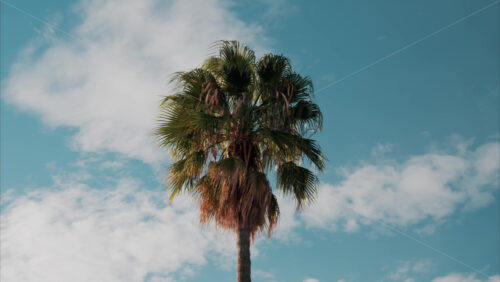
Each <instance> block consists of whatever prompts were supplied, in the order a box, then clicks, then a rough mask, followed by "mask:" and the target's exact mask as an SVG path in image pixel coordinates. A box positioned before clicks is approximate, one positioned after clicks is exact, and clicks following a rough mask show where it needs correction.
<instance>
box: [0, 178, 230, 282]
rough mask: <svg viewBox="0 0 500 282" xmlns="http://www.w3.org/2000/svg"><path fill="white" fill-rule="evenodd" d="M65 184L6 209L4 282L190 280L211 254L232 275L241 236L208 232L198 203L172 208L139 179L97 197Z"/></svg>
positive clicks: (15, 200)
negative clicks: (202, 221) (237, 245)
mask: <svg viewBox="0 0 500 282" xmlns="http://www.w3.org/2000/svg"><path fill="white" fill-rule="evenodd" d="M62 178H64V179H62V180H61V181H58V182H56V184H55V185H54V187H51V188H52V189H44V188H40V190H38V191H33V192H31V193H29V194H27V195H24V196H21V197H11V202H10V204H8V205H7V207H5V208H4V209H3V211H2V218H1V220H2V222H1V225H2V230H1V232H2V233H1V238H2V240H1V249H2V252H1V267H2V271H1V278H0V279H1V280H2V281H20V282H22V281H42V282H43V281H82V282H83V281H110V282H113V281H143V280H144V279H145V277H146V276H148V277H151V278H154V277H156V278H157V279H160V278H162V280H161V281H165V279H166V278H165V277H167V278H168V277H170V278H173V277H175V276H174V275H177V276H182V275H184V276H185V275H188V276H189V273H193V271H192V268H193V267H195V268H196V267H197V266H201V265H204V264H206V262H207V260H208V259H209V258H210V257H211V254H216V255H215V256H214V257H217V259H214V262H215V263H216V264H217V263H222V264H226V265H225V266H224V265H221V266H223V267H229V268H231V267H232V265H233V255H234V251H235V241H234V238H233V237H234V236H232V235H231V234H229V233H219V232H216V231H215V230H214V229H213V228H211V227H208V228H204V229H202V228H201V227H200V226H199V218H198V212H197V208H196V205H195V204H194V203H193V202H192V201H191V200H189V199H179V201H176V203H175V204H174V205H172V206H167V205H166V204H165V202H164V200H163V199H164V198H166V195H164V194H163V193H158V192H157V191H148V190H144V189H142V188H141V184H140V183H139V182H137V180H134V179H119V180H117V181H116V183H115V185H113V186H112V187H98V189H97V188H96V187H89V186H88V185H87V184H85V182H83V181H81V179H79V178H75V177H73V176H70V177H67V176H62ZM54 189H55V190H54ZM228 265H229V266H228ZM170 278H169V279H170ZM153 280H154V279H153ZM153 280H151V281H153ZM167 280H168V279H167Z"/></svg>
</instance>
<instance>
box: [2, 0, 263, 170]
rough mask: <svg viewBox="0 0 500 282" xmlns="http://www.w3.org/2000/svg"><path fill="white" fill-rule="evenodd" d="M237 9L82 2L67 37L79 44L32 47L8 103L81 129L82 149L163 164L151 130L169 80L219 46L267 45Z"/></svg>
mask: <svg viewBox="0 0 500 282" xmlns="http://www.w3.org/2000/svg"><path fill="white" fill-rule="evenodd" d="M230 5H231V4H230V3H229V2H227V1H223V0H221V1H218V0H209V1H201V0H199V1H181V0H172V1H168V2H162V1H157V0H145V1H133V0H125V1H122V0H120V1H119V0H90V1H82V3H80V5H79V6H78V7H77V8H76V9H75V11H77V13H78V15H79V16H81V18H82V21H81V23H80V24H78V25H77V26H75V27H74V28H73V29H72V30H69V32H71V34H73V35H74V36H75V37H77V38H78V39H79V40H74V39H73V38H70V39H68V38H66V37H65V38H58V39H55V38H50V39H49V40H44V39H43V37H42V36H40V38H38V39H37V40H34V41H33V43H32V44H31V45H30V46H28V47H27V48H26V49H25V50H24V51H23V52H22V53H21V56H20V58H19V59H18V60H17V62H16V63H15V64H14V65H13V67H12V69H11V71H10V73H9V76H8V78H7V79H6V80H5V81H4V82H3V83H2V84H3V86H4V87H3V89H2V92H3V93H4V98H5V99H6V100H7V101H9V102H11V103H13V104H15V105H16V106H18V107H19V108H20V109H23V110H25V111H27V112H31V113H35V114H37V115H39V116H40V117H41V118H42V120H43V121H44V122H45V123H46V124H47V125H49V126H51V127H59V126H63V127H70V128H76V129H77V131H76V133H75V134H74V135H73V137H72V143H71V144H72V146H73V147H74V148H75V149H77V150H81V151H84V152H102V151H109V152H118V153H121V154H124V155H126V156H128V157H132V158H137V159H140V160H143V161H145V162H150V163H151V162H156V161H158V160H159V159H161V158H164V157H165V155H164V154H162V153H160V152H159V150H158V149H156V146H155V144H154V141H153V138H152V137H151V136H150V130H151V129H152V127H153V124H154V119H155V114H156V111H157V105H158V102H159V100H160V99H161V96H162V95H165V94H167V93H168V88H167V81H168V79H169V76H170V75H171V74H172V73H173V72H176V71H181V70H187V69H189V68H193V67H196V66H199V65H200V64H201V63H202V62H203V60H204V59H205V58H206V57H207V56H208V55H209V54H210V51H209V50H208V47H209V46H210V45H211V44H212V43H213V42H214V41H216V40H221V39H239V40H241V41H243V42H247V43H249V44H253V47H256V48H257V49H259V48H260V47H259V46H256V42H257V39H258V41H259V42H261V43H262V42H263V41H264V39H263V38H262V36H261V29H260V28H259V27H258V26H253V25H248V24H246V23H244V22H242V21H241V20H239V19H238V18H237V17H236V16H235V14H234V13H232V12H231V11H230V9H229V6H230ZM44 36H46V35H44ZM49 36H50V34H49ZM41 42H43V43H41Z"/></svg>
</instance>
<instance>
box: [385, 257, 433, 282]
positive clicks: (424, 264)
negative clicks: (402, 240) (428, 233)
mask: <svg viewBox="0 0 500 282" xmlns="http://www.w3.org/2000/svg"><path fill="white" fill-rule="evenodd" d="M432 268H433V264H432V261H431V260H429V259H425V260H418V261H415V262H413V261H403V262H399V263H398V267H397V268H396V269H395V270H393V271H392V272H391V273H390V274H389V279H391V280H393V281H405V282H411V281H414V279H413V278H412V276H415V275H416V274H423V273H428V272H429V271H430V270H431V269H432Z"/></svg>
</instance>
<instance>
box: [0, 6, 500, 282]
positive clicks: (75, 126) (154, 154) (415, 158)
mask: <svg viewBox="0 0 500 282" xmlns="http://www.w3.org/2000/svg"><path fill="white" fill-rule="evenodd" d="M0 2H1V65H0V68H1V92H2V93H1V94H2V97H1V99H2V105H1V110H2V111H1V189H2V203H1V211H2V234H1V235H2V236H1V244H2V248H1V249H2V252H1V264H2V265H1V266H2V272H1V280H2V281H234V278H235V261H234V257H235V247H234V238H233V235H232V234H230V233H225V232H221V231H220V230H219V231H217V230H215V229H214V228H213V227H206V228H201V227H199V225H198V217H197V216H198V214H197V210H196V203H194V202H193V201H191V200H190V199H189V198H188V197H186V198H181V199H180V200H179V201H177V202H175V203H174V204H173V205H171V206H170V205H167V204H166V203H165V199H167V198H168V195H167V194H166V191H165V187H164V184H162V177H163V175H164V173H165V167H166V166H167V164H168V161H169V159H168V154H167V153H165V152H161V151H159V150H158V149H157V148H156V147H155V144H154V141H153V140H152V137H151V136H150V135H149V132H150V130H151V128H152V127H153V125H154V124H153V121H154V115H155V114H156V109H157V108H156V107H157V104H158V101H159V100H160V99H161V97H162V96H163V95H167V94H168V93H169V85H168V84H167V81H168V78H169V75H170V74H171V73H173V72H175V71H179V70H186V69H189V68H193V67H196V66H199V65H200V64H201V63H202V61H203V59H204V58H206V57H207V56H208V55H209V54H210V50H209V46H210V45H211V43H212V42H214V41H216V40H219V39H238V40H241V41H243V42H246V43H248V44H249V45H250V46H251V47H253V48H254V49H255V50H256V51H257V52H258V54H264V53H266V52H277V53H283V54H285V55H287V56H289V57H290V58H291V59H292V62H293V64H294V67H295V68H296V70H297V71H298V72H299V73H301V74H304V75H309V76H310V77H311V78H312V79H313V81H314V84H315V88H316V90H317V94H316V99H317V102H318V103H319V104H320V106H321V108H322V111H323V114H324V118H325V122H324V129H323V131H322V132H321V133H320V134H318V135H317V136H316V137H317V139H318V141H319V143H320V145H321V146H322V149H323V150H324V152H325V154H326V155H327V157H328V159H329V162H328V165H327V168H326V170H325V172H323V173H322V174H321V175H320V180H321V185H320V187H319V193H318V199H317V201H316V202H315V203H314V204H313V205H311V206H310V207H308V208H306V209H305V210H304V211H302V212H301V213H295V212H294V208H293V202H292V201H291V200H290V199H287V198H283V197H281V198H280V206H281V210H282V218H281V222H280V225H279V227H278V230H277V231H276V232H275V234H274V236H273V238H272V239H271V240H267V239H266V238H264V236H262V238H259V239H258V240H257V241H256V243H255V245H254V249H253V250H252V255H253V257H252V271H253V278H254V281H305V282H315V281H322V282H323V281H407V282H411V281H436V282H443V281H447V282H457V281H460V282H471V281H474V282H475V281H480V282H481V281H490V282H491V281H499V280H500V276H499V274H500V258H499V253H500V246H499V238H500V230H499V221H500V218H499V209H500V203H499V189H498V188H499V159H500V144H499V138H500V132H499V128H500V109H499V107H500V96H499V92H500V88H499V87H500V86H499V78H500V73H499V64H498V62H499V59H500V58H499V50H500V48H499V47H500V46H499V25H498V23H499V12H498V11H499V2H498V1H492V0H488V1H486V0H484V1H483V0H477V1H465V0H448V1H445V0H439V1H430V0H429V1H427V0H425V1H408V0H404V1H352V0H339V1H314V2H313V1H310V2H300V1H287V0H280V1H264V0H261V1H239V2H232V1H218V0H210V1H180V0H178V1H155V0H146V1H132V0H126V1H115V0H94V1H91V0H88V1H53V0H48V1H27V0H16V1H4V0H1V1H0Z"/></svg>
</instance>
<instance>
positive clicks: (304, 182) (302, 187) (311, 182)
mask: <svg viewBox="0 0 500 282" xmlns="http://www.w3.org/2000/svg"><path fill="white" fill-rule="evenodd" d="M317 184H318V178H317V177H316V175H314V173H312V171H310V170H308V169H307V168H304V167H301V166H298V165H296V164H295V163H294V162H286V163H284V164H282V165H280V167H279V168H278V183H277V188H278V189H280V190H282V191H283V192H284V193H285V195H286V194H293V195H294V198H295V200H296V201H297V208H301V207H302V206H303V204H304V203H307V202H310V201H312V200H314V199H315V197H316V193H317Z"/></svg>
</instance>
